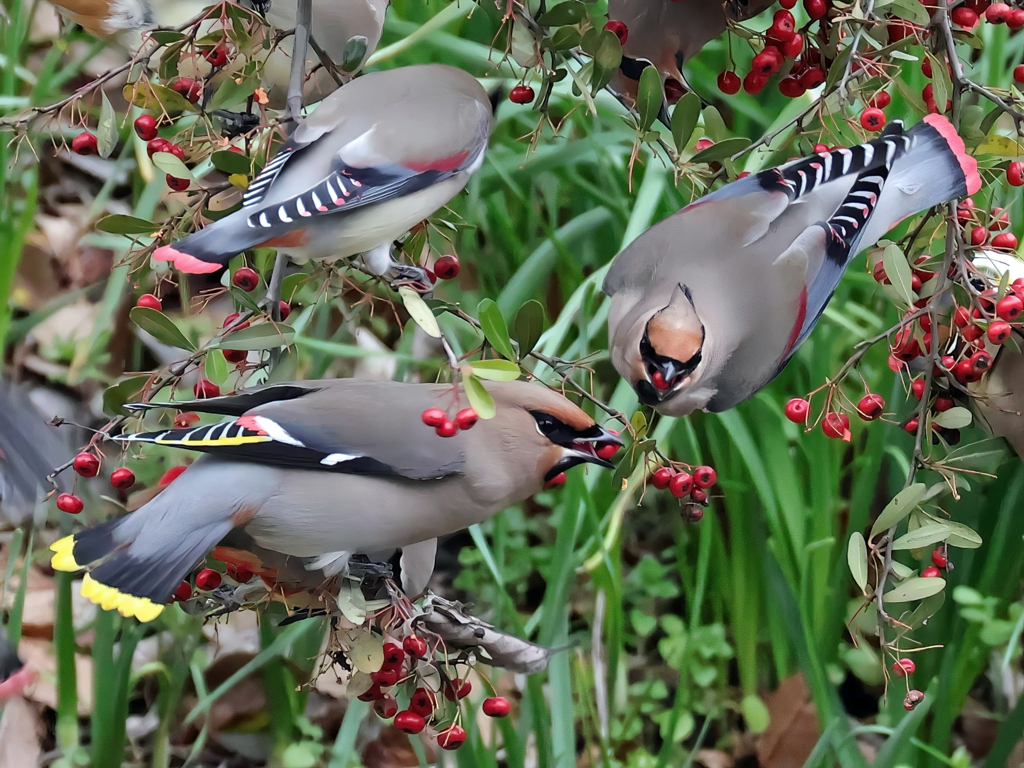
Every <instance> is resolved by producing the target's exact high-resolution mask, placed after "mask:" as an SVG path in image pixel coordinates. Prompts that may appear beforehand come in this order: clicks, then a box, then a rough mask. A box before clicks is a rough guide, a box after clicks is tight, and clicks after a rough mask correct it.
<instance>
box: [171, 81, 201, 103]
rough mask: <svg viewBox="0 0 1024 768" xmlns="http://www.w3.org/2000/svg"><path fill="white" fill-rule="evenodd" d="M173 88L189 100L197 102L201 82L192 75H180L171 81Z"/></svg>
mask: <svg viewBox="0 0 1024 768" xmlns="http://www.w3.org/2000/svg"><path fill="white" fill-rule="evenodd" d="M171 90H172V91H177V92H178V93H180V94H181V95H182V96H184V97H185V98H186V99H187V100H188V101H190V102H192V103H193V104H195V103H196V102H197V101H199V83H197V82H196V81H195V79H194V78H191V77H179V78H177V79H176V80H173V81H172V82H171Z"/></svg>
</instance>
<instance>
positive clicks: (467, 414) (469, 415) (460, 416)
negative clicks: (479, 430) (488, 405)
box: [455, 408, 480, 429]
mask: <svg viewBox="0 0 1024 768" xmlns="http://www.w3.org/2000/svg"><path fill="white" fill-rule="evenodd" d="M479 420H480V417H479V416H477V415H476V411H474V410H473V409H472V408H463V409H462V410H461V411H459V412H458V413H457V414H455V425H456V426H457V427H458V428H459V429H472V428H473V426H474V425H475V424H476V423H477V421H479Z"/></svg>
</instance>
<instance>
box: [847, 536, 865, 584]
mask: <svg viewBox="0 0 1024 768" xmlns="http://www.w3.org/2000/svg"><path fill="white" fill-rule="evenodd" d="M846 562H847V563H848V564H849V565H850V573H852V574H853V580H854V581H855V582H856V583H857V586H858V587H860V591H861V592H864V593H866V592H867V588H868V547H867V544H866V543H865V542H864V534H862V533H861V532H860V531H854V532H853V533H852V534H851V535H850V543H849V544H848V545H847V547H846Z"/></svg>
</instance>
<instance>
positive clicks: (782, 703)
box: [757, 674, 821, 768]
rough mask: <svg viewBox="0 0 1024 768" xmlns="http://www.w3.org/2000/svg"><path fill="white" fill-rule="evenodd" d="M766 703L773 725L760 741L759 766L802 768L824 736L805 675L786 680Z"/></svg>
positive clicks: (766, 697)
mask: <svg viewBox="0 0 1024 768" xmlns="http://www.w3.org/2000/svg"><path fill="white" fill-rule="evenodd" d="M764 702H765V704H766V705H767V706H768V712H769V714H770V715H771V722H770V724H769V725H768V730H766V731H765V732H764V733H763V734H761V738H760V740H759V741H758V745H757V759H758V762H760V764H761V765H762V766H764V767H765V768H800V766H802V765H803V764H804V763H805V762H807V758H808V757H810V754H811V751H812V750H813V749H814V745H815V744H817V742H818V737H819V736H820V735H821V728H820V726H819V725H818V714H817V712H816V711H815V709H814V705H813V704H812V703H811V702H810V693H809V691H808V690H807V684H806V683H805V682H804V678H803V675H800V674H796V675H793V676H792V677H790V678H788V679H786V680H783V681H782V684H781V685H779V687H778V689H776V690H775V691H773V692H772V693H770V694H768V695H767V696H765V697H764Z"/></svg>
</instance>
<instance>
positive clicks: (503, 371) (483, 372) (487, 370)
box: [469, 360, 519, 381]
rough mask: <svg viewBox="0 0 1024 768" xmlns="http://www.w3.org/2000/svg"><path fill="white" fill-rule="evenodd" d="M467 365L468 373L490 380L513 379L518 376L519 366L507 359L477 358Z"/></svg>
mask: <svg viewBox="0 0 1024 768" xmlns="http://www.w3.org/2000/svg"><path fill="white" fill-rule="evenodd" d="M469 367H470V371H469V373H470V375H472V376H477V377H479V378H481V379H489V380H490V381H515V380H516V379H518V378H519V366H518V365H516V364H515V363H511V362H509V361H508V360H477V361H476V362H475V363H470V366H469Z"/></svg>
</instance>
